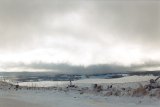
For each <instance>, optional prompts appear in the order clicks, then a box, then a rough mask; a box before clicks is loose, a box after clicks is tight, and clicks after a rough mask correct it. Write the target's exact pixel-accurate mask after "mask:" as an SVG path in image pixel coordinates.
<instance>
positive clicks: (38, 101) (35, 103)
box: [0, 76, 160, 107]
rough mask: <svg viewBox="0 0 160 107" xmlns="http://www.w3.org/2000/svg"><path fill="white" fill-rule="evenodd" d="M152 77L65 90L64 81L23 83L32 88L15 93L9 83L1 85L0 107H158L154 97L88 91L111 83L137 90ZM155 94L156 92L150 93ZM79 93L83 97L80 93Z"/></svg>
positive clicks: (81, 84) (82, 82) (83, 84)
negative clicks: (96, 86) (92, 87)
mask: <svg viewBox="0 0 160 107" xmlns="http://www.w3.org/2000/svg"><path fill="white" fill-rule="evenodd" d="M155 78H156V77H154V76H128V77H123V78H118V79H84V80H78V81H74V82H73V84H75V85H78V88H66V86H67V85H68V84H69V82H67V81H66V82H64V81H63V82H62V81H56V82H55V81H54V82H53V81H42V82H25V83H19V85H21V86H31V87H32V88H31V89H27V88H26V87H24V88H22V89H20V90H17V91H16V90H15V89H14V88H10V89H9V87H10V84H8V83H5V82H0V107H135V106H136V107H158V106H159V105H160V99H159V98H157V97H150V96H140V97H133V96H128V95H124V96H106V95H105V94H104V92H106V91H102V92H96V91H94V90H93V89H91V85H92V84H95V83H98V84H102V86H104V87H105V86H108V85H110V84H114V87H118V88H121V87H131V88H136V87H138V86H139V84H140V83H141V84H143V85H145V84H147V83H148V81H149V79H155ZM47 86H50V87H47ZM51 86H52V87H51ZM53 86H54V87H53ZM86 86H87V87H89V89H87V87H86ZM34 87H36V88H37V89H36V88H34ZM38 87H39V88H38ZM55 87H57V88H55ZM84 87H85V88H86V90H85V89H84ZM79 90H80V91H79ZM154 91H156V90H153V91H152V92H154ZM81 92H83V94H80V93H81Z"/></svg>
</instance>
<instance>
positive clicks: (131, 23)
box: [0, 0, 160, 72]
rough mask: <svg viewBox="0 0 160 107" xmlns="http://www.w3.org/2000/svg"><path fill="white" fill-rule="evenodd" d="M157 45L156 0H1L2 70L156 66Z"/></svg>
mask: <svg viewBox="0 0 160 107" xmlns="http://www.w3.org/2000/svg"><path fill="white" fill-rule="evenodd" d="M159 46H160V1H158V0H0V70H1V71H16V70H19V71H23V70H28V71H29V70H51V71H61V65H65V64H66V65H67V66H70V67H71V69H72V71H74V72H77V71H76V70H75V69H74V67H77V68H78V67H82V66H84V67H87V66H93V65H94V66H98V65H103V66H105V65H106V68H105V70H104V72H105V71H107V70H108V67H111V68H114V67H113V66H115V68H116V67H117V66H118V68H119V66H121V67H122V68H125V70H126V68H127V70H133V69H134V67H135V69H137V68H138V69H144V68H146V69H148V70H150V69H159V67H160V48H159ZM51 66H52V67H51ZM82 68H83V67H82ZM71 69H69V71H70V70H71ZM115 70H116V71H118V70H120V69H115ZM115 70H113V71H115ZM108 71H112V69H109V70H108ZM86 72H87V71H86Z"/></svg>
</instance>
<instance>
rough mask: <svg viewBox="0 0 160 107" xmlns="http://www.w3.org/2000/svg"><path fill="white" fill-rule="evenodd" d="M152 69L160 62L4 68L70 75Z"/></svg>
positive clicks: (15, 66)
mask: <svg viewBox="0 0 160 107" xmlns="http://www.w3.org/2000/svg"><path fill="white" fill-rule="evenodd" d="M150 67H160V62H156V61H146V62H145V63H143V64H136V65H131V66H122V65H118V64H97V65H89V66H81V65H71V64H67V63H59V64H57V63H43V62H33V63H31V64H25V63H8V64H5V65H4V66H3V68H7V69H12V68H18V69H26V71H27V70H30V69H32V70H34V71H52V72H57V73H67V74H68V73H69V74H102V73H117V72H130V71H137V70H138V71H140V70H142V71H143V70H147V69H146V68H150Z"/></svg>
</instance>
